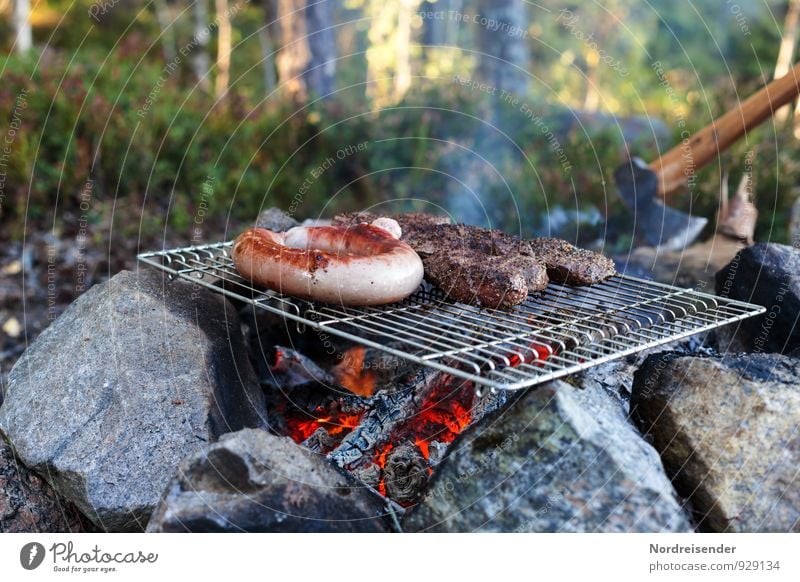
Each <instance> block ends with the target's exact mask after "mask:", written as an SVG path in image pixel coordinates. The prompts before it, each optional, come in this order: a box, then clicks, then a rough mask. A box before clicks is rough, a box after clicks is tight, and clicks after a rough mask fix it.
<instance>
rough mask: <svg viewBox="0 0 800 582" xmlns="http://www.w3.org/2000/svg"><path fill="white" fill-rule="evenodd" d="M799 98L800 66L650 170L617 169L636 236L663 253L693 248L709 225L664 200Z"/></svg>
mask: <svg viewBox="0 0 800 582" xmlns="http://www.w3.org/2000/svg"><path fill="white" fill-rule="evenodd" d="M799 93H800V63H798V64H796V65H795V66H794V68H793V69H792V70H791V71H789V73H788V74H787V75H786V76H784V77H781V78H780V79H776V80H775V81H772V82H771V83H770V84H769V85H767V86H766V87H764V88H763V89H761V90H760V91H759V92H758V93H755V94H753V95H751V96H750V97H748V98H747V99H746V100H745V101H743V102H740V103H739V106H738V107H736V108H735V109H732V110H730V111H728V112H727V113H725V115H723V116H722V117H720V118H719V119H717V120H716V121H712V122H711V123H710V124H709V125H707V126H706V127H704V128H703V129H701V130H700V131H698V132H697V133H696V134H694V135H693V136H690V137H686V138H685V139H684V140H683V141H682V143H680V144H679V145H677V146H675V147H674V148H672V149H671V150H670V151H668V152H667V153H666V154H664V155H663V156H661V157H660V158H659V159H657V160H656V161H654V162H652V163H651V164H650V165H647V164H646V163H645V162H644V161H642V160H641V159H640V158H636V157H633V158H631V159H630V160H629V161H628V162H626V163H625V164H623V165H622V166H620V167H619V168H617V170H616V171H615V172H614V182H615V183H616V185H617V190H618V192H619V194H620V197H621V198H622V201H623V202H624V203H625V206H627V207H628V208H629V209H630V210H631V211H632V212H633V214H634V217H635V226H634V233H635V234H636V236H637V237H638V238H639V239H640V240H644V241H645V242H646V243H647V244H648V245H650V246H655V247H660V248H663V249H672V250H679V249H682V248H684V247H686V246H687V245H689V244H691V243H692V242H693V241H694V240H695V239H696V238H697V236H698V235H699V234H700V232H701V231H702V230H703V228H704V227H705V225H706V223H707V222H708V219H707V218H703V217H698V216H692V215H691V214H686V213H684V212H681V211H679V210H675V209H674V208H670V207H669V206H667V205H666V204H665V202H666V200H667V199H668V198H669V197H670V196H671V195H672V194H674V193H676V192H678V191H681V190H683V189H685V188H686V187H687V186H688V184H689V181H690V179H691V177H692V176H694V174H695V172H696V171H697V170H699V169H700V168H702V167H703V166H705V165H706V164H707V163H708V162H710V161H711V160H713V159H715V158H716V157H717V156H718V155H719V154H720V153H721V152H723V151H725V149H727V148H728V146H730V145H731V144H732V143H734V142H735V141H736V140H738V139H739V138H740V137H741V136H742V135H743V134H744V133H745V132H747V131H748V130H750V129H753V128H754V127H757V126H758V125H759V124H761V123H762V122H763V121H764V120H766V119H769V118H770V117H772V115H773V114H774V113H775V111H777V110H778V109H780V108H781V107H782V106H784V105H786V104H787V103H789V102H790V101H792V100H793V99H794V98H795V97H796V96H797V95H798V94H799Z"/></svg>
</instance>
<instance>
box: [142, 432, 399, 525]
mask: <svg viewBox="0 0 800 582" xmlns="http://www.w3.org/2000/svg"><path fill="white" fill-rule="evenodd" d="M385 517H386V509H385V502H384V500H383V499H382V498H381V497H380V496H378V495H377V494H375V493H372V492H370V491H369V490H368V489H366V488H365V487H363V486H359V485H357V484H356V483H355V482H354V481H353V480H352V478H350V477H348V476H347V475H345V474H344V473H343V472H341V471H340V470H339V469H338V468H337V467H336V466H334V465H333V464H332V463H331V462H329V461H327V460H326V459H325V457H323V456H321V455H318V454H316V453H313V452H311V451H309V450H308V449H306V448H304V447H301V446H300V445H298V444H297V443H295V442H294V441H292V440H291V439H290V438H288V437H277V436H274V435H272V434H270V433H268V432H266V431H263V430H252V429H247V430H242V431H239V432H237V433H233V434H228V435H225V436H224V437H222V438H221V439H220V441H219V442H217V443H214V444H212V445H210V446H208V447H207V448H205V449H204V450H202V451H200V452H198V453H196V454H194V455H192V456H191V457H190V458H188V459H187V460H186V461H184V462H183V463H182V464H181V467H180V469H179V471H178V473H177V476H176V477H175V478H174V479H173V480H172V482H171V483H170V484H169V487H167V490H166V493H165V495H164V499H163V500H162V502H161V504H160V505H159V507H158V509H157V510H156V511H155V513H154V514H153V518H152V519H151V521H150V524H149V525H148V527H147V529H148V531H151V532H187V531H190V532H236V531H248V532H383V531H389V529H388V520H386V519H385Z"/></svg>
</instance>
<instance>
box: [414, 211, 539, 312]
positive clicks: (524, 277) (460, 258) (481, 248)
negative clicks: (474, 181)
mask: <svg viewBox="0 0 800 582" xmlns="http://www.w3.org/2000/svg"><path fill="white" fill-rule="evenodd" d="M409 237H410V238H409V239H407V242H408V243H409V244H410V245H411V247H412V248H414V250H417V252H420V250H422V252H421V253H420V254H421V256H422V264H423V266H424V267H425V277H426V279H427V280H428V281H429V282H431V283H433V284H434V285H436V286H437V287H439V288H440V289H442V290H444V291H445V292H446V293H447V295H448V296H449V297H450V298H451V299H453V300H455V301H460V302H462V303H469V304H472V305H478V306H481V307H494V308H508V307H512V306H514V305H517V304H518V303H521V302H522V301H524V300H525V298H526V297H527V296H528V293H530V292H533V291H540V290H542V289H544V288H545V287H546V286H547V283H548V278H547V271H546V270H545V268H544V266H543V265H542V264H541V263H540V262H539V261H538V260H537V259H536V258H535V257H534V255H533V252H532V251H531V249H530V246H529V245H528V244H527V243H525V242H523V241H520V240H518V239H513V237H509V236H507V235H504V234H503V233H501V232H499V231H492V230H487V229H484V228H480V227H476V226H466V225H461V224H459V225H454V224H447V225H434V226H430V227H426V228H425V229H419V230H416V231H415V230H414V229H411V230H410V231H409ZM501 251H505V252H501Z"/></svg>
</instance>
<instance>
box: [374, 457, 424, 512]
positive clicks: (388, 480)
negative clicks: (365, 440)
mask: <svg viewBox="0 0 800 582" xmlns="http://www.w3.org/2000/svg"><path fill="white" fill-rule="evenodd" d="M429 471H430V470H429V469H428V463H427V461H426V460H425V458H424V457H423V456H422V453H420V451H419V449H418V448H417V447H415V446H414V445H411V444H408V443H406V444H403V445H400V446H399V447H396V448H394V449H392V450H391V451H390V452H389V454H388V455H387V457H386V465H385V467H384V468H383V482H384V487H385V490H386V496H387V497H389V498H390V499H393V500H394V501H397V502H398V503H400V504H401V505H407V504H411V503H414V502H415V501H417V500H418V499H419V497H420V495H421V494H422V491H423V490H424V489H425V486H426V485H427V484H428V474H429Z"/></svg>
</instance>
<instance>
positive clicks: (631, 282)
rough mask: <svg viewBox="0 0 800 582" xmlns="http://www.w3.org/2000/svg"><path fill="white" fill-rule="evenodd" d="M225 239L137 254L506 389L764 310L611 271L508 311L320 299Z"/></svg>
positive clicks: (430, 301) (429, 298)
mask: <svg viewBox="0 0 800 582" xmlns="http://www.w3.org/2000/svg"><path fill="white" fill-rule="evenodd" d="M231 245H232V243H230V242H225V243H217V244H211V245H202V246H194V247H186V248H180V249H173V250H165V251H156V252H149V253H142V254H140V255H139V260H140V261H142V262H144V263H146V264H148V265H151V266H153V267H156V268H158V269H161V270H164V271H166V272H167V273H169V275H170V277H180V278H183V279H187V280H189V281H192V282H193V283H195V284H198V285H201V286H203V287H206V288H208V289H211V290H213V291H215V292H218V293H222V294H224V295H226V296H228V297H231V298H234V299H237V300H239V301H243V302H246V303H249V304H252V305H254V306H255V307H257V308H261V309H265V310H268V311H271V312H273V313H276V314H279V315H282V316H283V317H285V318H287V319H288V320H292V321H294V322H295V323H296V324H297V326H298V328H302V327H303V326H310V327H313V328H315V329H318V330H324V331H326V332H328V333H330V334H331V335H336V336H340V337H343V338H346V339H348V340H351V341H355V342H358V343H361V344H362V345H366V346H371V347H374V348H378V349H382V350H384V351H386V352H388V353H390V354H393V355H395V356H398V357H401V358H406V359H408V360H411V361H414V362H417V363H419V364H423V365H426V366H429V367H431V368H435V369H438V370H442V371H445V372H448V373H450V374H453V375H455V376H459V377H462V378H465V379H469V380H472V381H474V382H475V383H476V384H480V385H484V386H487V387H490V388H496V389H505V390H514V389H520V388H525V387H528V386H533V385H536V384H539V383H541V382H546V381H548V380H552V379H555V378H559V377H562V376H566V375H569V374H573V373H575V372H578V371H580V370H584V369H586V368H589V367H591V366H595V365H598V364H602V363H605V362H608V361H610V360H613V359H616V358H620V357H623V356H626V355H628V354H632V353H634V352H637V351H640V350H644V349H647V348H650V347H654V346H657V345H660V344H664V343H667V342H671V341H674V340H677V339H681V338H685V337H687V336H690V335H693V334H696V333H699V332H702V331H706V330H709V329H713V328H715V327H719V326H721V325H725V324H728V323H732V322H735V321H739V320H742V319H745V318H747V317H751V316H753V315H758V314H760V313H763V312H764V311H765V310H764V308H763V307H759V306H757V305H750V304H748V303H742V302H739V301H733V300H730V299H726V298H721V297H715V296H713V295H709V294H706V293H701V292H698V291H695V290H691V289H681V288H679V287H673V286H670V285H665V284H662V283H656V282H653V281H646V280H643V279H637V278H634V277H628V276H623V275H617V276H615V277H612V278H610V279H608V280H606V281H604V282H602V283H599V284H597V285H592V286H590V287H570V286H566V285H557V284H550V285H548V287H547V289H545V290H544V291H542V292H540V293H536V294H531V295H530V296H529V297H528V299H527V300H526V301H524V302H523V303H522V304H520V305H518V306H516V307H515V308H514V309H513V310H510V311H505V310H492V309H480V308H477V307H473V306H469V305H463V304H460V303H452V302H450V301H448V300H446V298H445V297H444V296H443V295H442V293H441V292H440V291H439V290H438V289H436V288H433V287H428V286H427V285H423V287H421V288H420V289H419V290H418V291H417V292H415V293H414V294H413V295H411V296H410V297H408V298H406V299H405V300H404V301H402V302H400V303H395V304H393V305H388V306H380V307H343V306H336V305H323V304H315V303H311V302H307V301H304V300H300V299H296V298H289V297H284V296H281V295H280V294H278V293H275V292H272V291H265V290H263V289H258V288H254V287H253V286H252V284H251V283H250V282H249V281H246V280H245V279H243V278H242V277H240V276H239V274H238V273H237V272H236V269H235V268H234V266H233V262H232V260H231V258H230V253H229V250H230V247H231Z"/></svg>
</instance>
